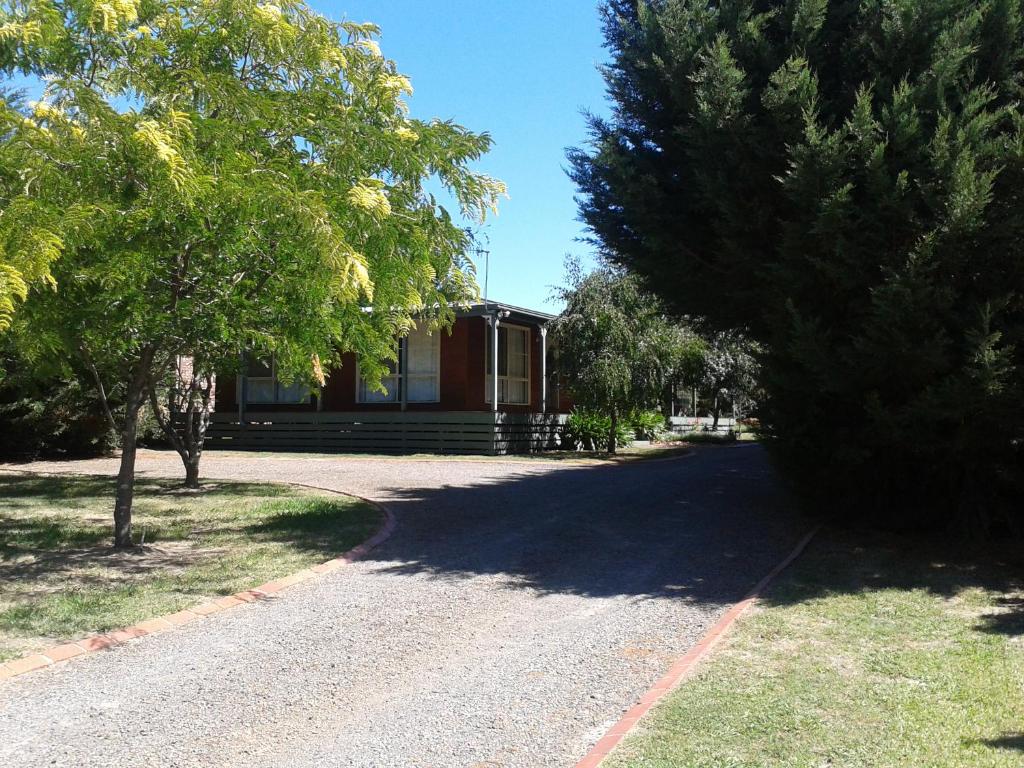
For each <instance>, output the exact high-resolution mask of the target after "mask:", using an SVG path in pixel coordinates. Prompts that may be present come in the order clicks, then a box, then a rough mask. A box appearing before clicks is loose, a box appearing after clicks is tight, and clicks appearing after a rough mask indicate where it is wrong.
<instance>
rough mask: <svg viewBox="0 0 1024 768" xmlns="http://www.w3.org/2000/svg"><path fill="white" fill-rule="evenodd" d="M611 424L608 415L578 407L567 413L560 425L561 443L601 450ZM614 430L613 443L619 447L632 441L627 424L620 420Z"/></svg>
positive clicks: (567, 445) (569, 446) (576, 447)
mask: <svg viewBox="0 0 1024 768" xmlns="http://www.w3.org/2000/svg"><path fill="white" fill-rule="evenodd" d="M611 426H612V420H611V417H610V416H605V415H603V414H600V413H596V412H595V411H587V410H583V409H579V408H578V409H576V410H574V411H573V412H572V413H570V414H569V418H568V419H566V421H565V424H564V425H563V426H562V445H563V446H564V447H566V448H573V449H577V450H579V449H583V450H585V451H596V450H603V449H604V448H605V447H606V443H607V442H608V432H609V430H610V429H611ZM616 432H617V434H616V438H615V444H616V445H617V446H618V447H619V448H625V447H626V446H628V445H629V444H630V443H632V442H633V430H632V428H631V427H630V425H629V424H625V423H623V422H621V421H620V422H619V425H618V429H617V430H616Z"/></svg>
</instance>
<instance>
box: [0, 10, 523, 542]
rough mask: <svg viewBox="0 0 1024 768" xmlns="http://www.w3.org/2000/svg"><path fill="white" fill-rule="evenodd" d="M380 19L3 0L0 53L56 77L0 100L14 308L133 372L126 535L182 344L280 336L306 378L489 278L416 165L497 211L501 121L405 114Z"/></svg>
mask: <svg viewBox="0 0 1024 768" xmlns="http://www.w3.org/2000/svg"><path fill="white" fill-rule="evenodd" d="M376 33H377V30H376V28H375V27H373V26H372V25H365V24H353V23H347V22H340V23H339V22H334V21H331V20H328V19H326V18H324V17H322V16H320V15H318V14H316V13H315V12H313V11H311V10H310V9H309V8H308V7H307V6H306V5H305V4H304V3H302V2H293V1H291V0H284V1H283V2H280V3H277V4H271V3H258V2H253V0H183V1H182V2H174V3H171V2H167V0H112V1H110V2H91V1H90V0H17V1H15V2H7V3H4V5H3V8H2V10H0V69H2V71H3V73H4V75H5V76H6V77H8V78H11V77H13V76H18V75H20V76H26V77H29V78H32V79H33V80H34V81H38V82H39V83H41V96H40V97H39V98H38V100H36V101H34V102H27V101H23V100H22V99H21V98H19V96H18V94H16V93H14V92H13V91H12V89H10V88H9V87H8V89H7V91H6V93H5V94H4V101H3V104H2V108H0V121H2V127H0V142H2V143H0V324H3V325H5V326H8V330H9V331H10V332H13V333H15V334H16V335H17V336H18V338H20V339H24V344H25V345H26V346H28V347H30V348H31V354H36V355H42V354H51V355H52V354H56V355H68V356H71V355H74V356H77V357H78V358H80V359H81V360H82V362H83V363H84V364H85V365H86V366H87V367H89V368H91V369H93V370H94V371H95V373H96V376H97V379H98V380H99V381H100V382H101V383H103V382H104V379H107V380H108V383H107V386H111V384H110V383H109V382H115V383H116V385H117V386H120V387H121V388H122V390H123V400H124V402H125V403H126V406H125V408H124V410H123V413H122V414H120V418H119V419H118V421H119V423H118V427H119V430H120V433H121V441H122V458H121V469H120V475H119V481H118V486H117V499H116V502H115V509H114V533H115V535H114V540H115V544H116V545H117V546H130V545H131V543H132V538H131V506H132V488H133V479H134V464H135V445H136V430H137V424H138V415H139V411H140V409H141V408H142V407H143V405H144V403H145V402H146V399H147V396H148V393H149V392H150V391H151V389H152V388H153V387H154V386H155V385H156V383H157V382H158V381H159V380H160V377H161V376H162V375H163V374H164V372H165V371H166V370H167V367H168V365H170V364H171V362H172V361H173V359H174V358H175V357H176V356H178V355H193V356H195V357H196V359H197V361H199V362H200V364H201V365H204V366H207V367H209V366H213V365H216V364H219V363H221V362H223V361H225V360H231V359H235V360H237V359H238V356H239V355H240V353H241V352H243V351H245V350H248V351H252V352H254V353H256V354H259V355H269V354H273V355H274V356H275V358H276V360H277V365H278V368H279V369H281V370H284V371H285V372H286V374H287V375H292V376H296V377H302V378H305V379H308V380H310V381H314V382H315V381H316V379H317V378H318V377H322V373H321V371H322V370H324V369H327V368H328V367H329V366H330V364H331V363H334V362H337V361H338V359H339V355H340V354H341V353H342V352H343V351H350V350H351V351H354V352H356V353H357V354H358V355H359V356H360V358H361V361H362V363H363V366H364V371H365V372H366V373H367V374H368V375H369V376H370V377H371V378H373V377H374V375H377V376H378V377H379V374H380V373H381V371H382V370H383V366H384V363H385V362H386V360H387V359H389V358H391V357H393V355H394V346H395V345H394V337H395V335H401V334H403V333H404V332H406V331H407V330H408V329H409V328H410V327H411V324H412V322H413V321H412V318H413V316H414V315H415V314H417V313H421V312H426V313H427V314H428V315H429V316H430V318H431V320H432V322H434V323H435V324H437V325H444V324H446V323H449V322H451V320H452V318H453V312H452V309H451V307H452V306H453V305H457V304H458V303H459V302H462V301H466V300H468V299H471V298H473V297H474V296H475V295H476V294H477V290H478V289H477V286H476V282H475V279H474V272H473V265H472V263H471V262H470V261H469V259H468V256H467V253H468V251H469V248H470V246H471V244H472V243H471V236H470V235H469V234H468V233H467V232H466V230H464V229H463V228H461V227H460V226H459V225H458V223H457V222H456V221H455V220H453V217H452V215H451V214H449V212H448V211H446V210H445V209H444V207H442V205H440V204H439V202H438V201H437V200H436V199H435V198H434V197H433V196H432V195H431V194H430V193H429V192H428V191H427V190H426V189H425V184H426V183H427V182H428V180H431V179H434V180H436V182H437V183H439V184H440V186H442V187H444V188H446V189H447V190H448V191H449V192H450V193H451V196H452V197H453V198H454V199H455V200H457V201H458V204H459V206H460V207H461V209H462V210H461V213H462V214H464V215H467V216H469V217H471V218H475V219H482V218H483V217H484V216H485V214H486V213H487V212H488V211H490V210H492V209H494V207H495V205H496V202H497V199H498V198H499V197H500V196H501V195H502V194H503V192H504V187H503V185H502V184H501V183H500V182H498V181H496V180H494V179H492V178H490V177H488V176H485V175H482V174H480V173H477V172H474V171H472V170H470V168H469V164H470V163H471V162H472V161H474V160H476V159H477V158H479V157H480V156H481V155H482V154H483V153H484V152H486V151H487V149H488V148H489V146H490V143H491V142H490V138H489V136H487V135H486V134H477V133H472V132H470V131H468V130H466V129H464V128H462V127H460V126H458V125H455V124H453V123H450V122H442V121H438V120H434V121H430V122H425V121H420V120H415V119H412V118H410V116H409V114H408V110H407V108H406V106H405V103H404V98H405V96H406V95H407V94H409V93H410V92H411V86H410V83H409V80H408V79H407V78H406V77H404V76H403V75H401V74H400V73H399V72H398V71H397V69H396V67H395V64H394V63H393V62H391V61H389V60H387V59H385V58H383V57H382V56H381V53H380V50H379V48H378V45H377V42H376V39H375V38H376ZM371 308H372V309H373V311H368V310H369V309H371Z"/></svg>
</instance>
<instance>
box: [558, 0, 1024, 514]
mask: <svg viewBox="0 0 1024 768" xmlns="http://www.w3.org/2000/svg"><path fill="white" fill-rule="evenodd" d="M1022 5H1024V4H1022V2H1021V0H982V1H981V2H979V1H978V0H860V1H856V0H832V1H831V2H830V1H829V0H786V1H783V0H776V1H775V2H771V1H769V0H758V1H756V2H755V1H753V0H722V1H721V2H706V1H704V2H697V1H695V0H647V2H643V1H642V0H641V1H639V2H638V0H612V1H611V2H608V3H606V4H605V6H604V14H605V30H606V36H607V43H608V47H609V49H610V52H611V63H610V64H609V65H608V66H607V67H606V69H605V76H606V79H607V84H608V90H609V93H610V95H611V97H612V99H613V101H614V106H615V110H614V113H613V116H612V117H611V119H609V120H607V121H604V120H597V119H595V120H593V122H592V126H593V142H592V144H591V146H590V147H588V148H585V149H582V150H579V151H574V152H573V153H571V160H572V163H573V175H574V178H575V180H576V181H577V183H578V185H579V188H580V192H581V195H580V208H581V212H582V215H583V217H584V219H585V220H586V222H587V224H588V225H589V227H590V228H591V229H592V231H593V233H594V237H595V239H596V240H597V241H598V242H599V243H600V244H601V246H602V247H603V248H604V250H605V251H606V252H607V255H608V256H609V257H610V258H611V259H612V260H614V261H616V262H617V263H619V264H622V265H624V266H627V267H629V268H630V269H632V270H634V271H635V272H636V273H638V274H639V275H641V276H642V277H643V278H644V279H645V281H646V283H647V285H648V287H649V288H651V289H652V290H653V291H654V292H656V293H658V294H659V295H660V296H661V297H662V298H664V299H665V300H666V301H667V302H668V303H669V305H670V306H671V307H673V308H674V309H675V310H676V311H678V312H679V313H696V314H702V315H705V316H707V317H708V318H710V319H711V320H712V321H714V322H716V323H718V324H719V325H721V326H724V327H742V328H745V329H747V330H748V331H749V332H750V333H751V334H752V336H753V337H754V338H756V339H757V340H759V341H760V342H762V344H763V345H764V347H765V349H766V353H765V359H764V363H765V378H766V380H765V385H766V387H767V390H768V394H769V406H768V412H767V414H766V417H767V422H768V424H769V426H770V428H771V430H772V432H773V434H774V435H775V436H776V438H777V444H778V445H779V447H780V448H782V449H784V454H785V456H787V457H788V458H789V459H790V460H791V461H792V465H793V466H794V467H795V468H796V470H797V472H796V476H797V477H798V478H800V479H802V480H805V481H808V483H809V485H810V486H811V487H813V488H816V489H818V490H820V491H823V492H827V494H828V496H829V498H830V500H831V502H832V507H831V508H833V509H840V510H846V511H848V512H849V513H850V514H851V515H856V516H858V517H862V516H865V515H872V516H878V517H885V518H886V519H887V520H889V521H892V522H899V523H901V524H902V523H920V522H935V523H938V522H940V521H950V520H954V519H955V520H958V521H961V522H967V523H970V524H973V525H976V526H985V525H988V524H990V523H992V522H993V521H994V520H996V519H999V520H1001V521H1002V522H1004V523H1005V522H1010V521H1012V520H1013V518H1014V516H1015V515H1019V513H1018V512H1016V511H1015V510H1016V509H1017V508H1018V507H1019V500H1020V492H1021V481H1020V478H1021V464H1022V454H1021V451H1022V449H1021V440H1022V438H1024V417H1022V413H1024V410H1022V399H1024V384H1022V382H1024V367H1022V362H1024V361H1022V351H1021V350H1022V347H1021V342H1022V338H1021V336H1022V331H1024V322H1022V310H1024V199H1022V189H1024V117H1022V113H1021V108H1020V104H1021V100H1022V96H1024V85H1022V84H1024V64H1022V57H1024V33H1022V25H1021V19H1022ZM1018 520H1019V517H1018Z"/></svg>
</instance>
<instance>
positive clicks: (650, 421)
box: [628, 411, 668, 440]
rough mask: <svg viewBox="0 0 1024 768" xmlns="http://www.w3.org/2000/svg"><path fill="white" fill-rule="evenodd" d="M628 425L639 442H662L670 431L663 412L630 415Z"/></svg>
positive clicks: (642, 412) (641, 412)
mask: <svg viewBox="0 0 1024 768" xmlns="http://www.w3.org/2000/svg"><path fill="white" fill-rule="evenodd" d="M628 423H629V428H630V429H632V430H633V432H634V434H636V439H637V440H661V439H662V438H664V437H665V433H666V432H667V431H668V430H667V429H666V428H665V417H664V416H662V415H661V411H635V412H633V413H631V414H630V416H629V420H628Z"/></svg>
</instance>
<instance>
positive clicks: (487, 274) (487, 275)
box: [473, 232, 491, 309]
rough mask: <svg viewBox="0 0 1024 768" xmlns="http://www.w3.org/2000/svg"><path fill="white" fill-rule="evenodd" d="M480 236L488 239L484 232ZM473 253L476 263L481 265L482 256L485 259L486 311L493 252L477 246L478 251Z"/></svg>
mask: <svg viewBox="0 0 1024 768" xmlns="http://www.w3.org/2000/svg"><path fill="white" fill-rule="evenodd" d="M480 234H481V235H482V236H483V237H484V238H485V239H486V237H487V235H486V234H484V233H482V232H481V233H480ZM473 253H474V254H475V255H476V261H477V263H478V264H479V263H480V257H481V256H483V257H484V295H483V300H484V308H485V309H486V308H487V297H488V295H489V292H488V283H489V282H490V277H491V252H490V250H486V249H484V248H481V247H480V246H477V247H476V250H474V251H473Z"/></svg>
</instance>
